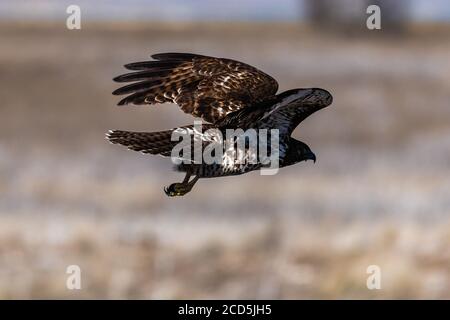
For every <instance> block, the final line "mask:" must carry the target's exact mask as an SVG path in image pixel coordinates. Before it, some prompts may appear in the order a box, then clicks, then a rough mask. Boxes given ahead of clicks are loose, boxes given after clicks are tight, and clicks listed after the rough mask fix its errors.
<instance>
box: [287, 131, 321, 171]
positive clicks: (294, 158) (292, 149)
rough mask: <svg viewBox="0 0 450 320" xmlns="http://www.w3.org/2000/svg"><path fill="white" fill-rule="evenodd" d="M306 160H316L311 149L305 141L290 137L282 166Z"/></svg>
mask: <svg viewBox="0 0 450 320" xmlns="http://www.w3.org/2000/svg"><path fill="white" fill-rule="evenodd" d="M306 160H312V161H314V162H316V155H315V154H314V153H313V152H312V151H311V149H310V148H309V147H308V145H307V144H306V143H303V142H301V141H298V140H295V139H294V138H291V139H290V141H289V145H288V150H287V153H286V156H285V157H284V160H283V167H285V166H290V165H292V164H295V163H297V162H300V161H306Z"/></svg>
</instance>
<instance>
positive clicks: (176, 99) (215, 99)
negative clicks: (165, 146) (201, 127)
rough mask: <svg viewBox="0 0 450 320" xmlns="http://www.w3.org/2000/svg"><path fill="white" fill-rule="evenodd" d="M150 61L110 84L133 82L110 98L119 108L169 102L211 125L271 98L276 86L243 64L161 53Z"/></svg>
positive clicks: (196, 56)
mask: <svg viewBox="0 0 450 320" xmlns="http://www.w3.org/2000/svg"><path fill="white" fill-rule="evenodd" d="M152 58H153V59H155V61H143V62H134V63H130V64H127V65H125V67H126V68H127V69H130V70H134V71H137V72H131V73H127V74H124V75H121V76H118V77H116V78H114V80H115V81H116V82H121V83H122V82H133V83H132V84H129V85H126V86H124V87H121V88H119V89H117V90H115V91H114V92H113V94H115V95H124V94H128V96H127V97H125V98H124V99H122V100H121V101H120V102H119V105H124V104H130V103H132V104H136V105H141V104H155V103H164V102H173V103H176V104H178V105H179V106H180V107H181V109H182V110H183V111H184V112H186V113H190V114H192V115H193V116H197V117H201V118H203V119H204V120H206V121H208V122H211V123H216V122H218V121H219V120H221V119H223V118H224V117H225V116H226V115H227V114H229V113H231V112H234V111H237V110H240V109H243V108H246V107H251V106H253V105H255V104H258V103H260V102H262V101H265V100H267V99H270V98H272V97H273V96H274V95H275V94H276V92H277V90H278V83H277V82H276V81H275V80H274V79H273V78H272V77H270V76H269V75H267V74H265V73H263V72H262V71H260V70H258V69H256V68H254V67H252V66H250V65H247V64H244V63H242V62H238V61H234V60H230V59H222V58H214V57H208V56H202V55H196V54H191V53H160V54H155V55H152Z"/></svg>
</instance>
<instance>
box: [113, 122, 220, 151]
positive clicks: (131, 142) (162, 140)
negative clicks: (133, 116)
mask: <svg viewBox="0 0 450 320" xmlns="http://www.w3.org/2000/svg"><path fill="white" fill-rule="evenodd" d="M212 127H213V126H212V125H210V124H203V125H202V129H201V130H202V131H203V132H205V131H206V130H208V129H211V128H212ZM180 129H186V130H187V133H188V134H189V135H190V136H191V139H193V140H192V141H191V142H192V144H191V145H192V147H194V143H193V141H194V139H196V138H195V137H194V136H195V135H196V134H194V132H195V130H194V126H193V125H188V126H183V127H180V128H174V129H170V130H165V131H158V132H132V131H122V130H110V131H109V132H108V133H107V134H106V139H108V140H109V142H111V143H113V144H121V145H123V146H125V147H127V148H128V149H130V150H133V151H139V152H142V153H150V154H159V155H162V156H165V157H169V156H170V155H171V153H172V149H173V148H174V147H175V146H176V145H177V144H178V143H179V140H175V141H172V134H173V132H174V131H175V130H180ZM199 137H200V139H201V140H204V139H207V138H205V136H204V135H200V136H199ZM204 143H208V142H207V141H204ZM191 152H193V151H191Z"/></svg>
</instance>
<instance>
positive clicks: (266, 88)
mask: <svg viewBox="0 0 450 320" xmlns="http://www.w3.org/2000/svg"><path fill="white" fill-rule="evenodd" d="M151 57H152V58H153V60H151V61H142V62H134V63H130V64H127V65H125V68H126V69H128V70H132V72H130V73H126V74H123V75H121V76H118V77H116V78H114V81H116V82H120V83H123V82H131V84H127V85H125V86H123V87H120V88H119V89H117V90H115V91H114V92H113V94H114V95H125V97H124V98H123V99H122V100H120V102H119V103H118V105H127V104H134V105H151V104H157V103H166V102H169V103H175V104H177V105H178V106H179V107H180V108H181V109H182V110H183V111H184V112H186V113H189V114H191V115H193V116H194V117H198V118H201V119H202V120H203V121H205V122H206V123H203V124H202V128H201V129H202V132H203V133H202V132H200V133H199V132H197V131H198V130H197V131H196V130H194V126H193V125H187V126H184V127H181V128H182V129H183V130H184V132H185V133H187V134H190V135H192V136H194V135H196V136H199V137H200V140H201V145H202V146H203V147H205V146H207V145H208V144H210V143H212V142H213V140H214V139H213V138H211V136H208V135H207V134H206V133H204V132H205V130H208V129H212V128H213V129H216V130H219V131H220V132H222V133H225V131H226V130H227V129H238V128H240V129H242V130H248V129H255V130H260V129H278V133H279V145H278V148H279V152H278V157H279V167H280V168H281V167H286V166H289V165H292V164H295V163H298V162H300V161H306V160H314V162H315V161H316V156H315V154H314V153H313V152H312V151H311V149H310V148H309V146H308V145H306V144H305V143H304V142H301V141H298V140H296V139H294V138H292V137H291V133H292V132H293V131H294V129H295V128H296V127H297V126H298V124H299V123H300V122H302V121H303V120H304V119H305V118H307V117H308V116H309V115H311V114H312V113H314V112H316V111H318V110H320V109H322V108H325V107H327V106H329V105H330V104H331V103H332V100H333V99H332V96H331V94H330V93H329V92H328V91H326V90H324V89H319V88H308V89H293V90H288V91H285V92H283V93H280V94H277V91H278V83H277V81H276V80H275V79H273V78H272V77H271V76H269V75H267V74H265V73H263V72H262V71H260V70H258V69H256V68H254V67H252V66H250V65H247V64H245V63H242V62H239V61H235V60H231V59H224V58H215V57H210V56H204V55H198V54H191V53H160V54H154V55H152V56H151ZM179 129H180V128H174V129H170V130H166V131H160V132H130V131H122V130H110V131H109V132H108V133H107V139H108V140H109V141H110V142H111V143H113V144H121V145H124V146H126V147H128V148H129V149H131V150H134V151H140V152H142V153H146V154H158V155H162V156H166V157H169V156H171V151H172V149H173V148H174V146H175V145H176V144H177V143H178V142H177V141H172V138H171V137H172V134H173V132H174V131H176V130H179ZM206 132H208V131H206ZM193 139H194V138H193ZM228 156H229V155H228ZM226 157H227V155H224V156H223V158H222V161H218V162H215V163H209V164H208V163H197V162H194V161H191V162H189V161H188V162H183V163H179V164H177V165H176V166H175V168H176V170H177V171H181V172H185V178H184V180H183V181H182V182H180V183H173V184H171V185H170V186H169V187H167V188H164V191H165V192H166V194H167V195H168V196H182V195H185V194H186V193H188V192H190V191H191V189H192V187H193V186H194V184H195V183H196V182H197V180H198V179H200V178H212V177H223V176H229V175H238V174H243V173H247V172H249V171H253V170H258V169H262V168H264V166H266V164H265V163H263V162H262V161H260V160H257V161H256V163H255V162H252V163H247V162H245V161H244V162H243V163H242V162H239V163H238V162H233V161H231V162H230V161H228V160H230V159H226ZM230 163H231V164H230ZM192 176H193V179H192V180H191V181H190V179H191V177H192Z"/></svg>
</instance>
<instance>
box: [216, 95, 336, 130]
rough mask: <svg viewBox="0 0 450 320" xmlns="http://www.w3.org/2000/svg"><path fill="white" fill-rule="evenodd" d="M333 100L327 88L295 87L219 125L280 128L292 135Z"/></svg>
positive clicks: (236, 113)
mask: <svg viewBox="0 0 450 320" xmlns="http://www.w3.org/2000/svg"><path fill="white" fill-rule="evenodd" d="M332 101H333V97H332V95H331V94H330V93H329V92H328V91H326V90H324V89H319V88H311V89H293V90H289V91H285V92H283V93H281V94H279V95H277V96H276V99H275V100H274V101H273V102H272V103H266V104H263V105H261V106H259V107H257V108H248V109H243V110H241V111H237V112H235V113H232V114H230V115H229V116H228V117H226V118H225V119H224V120H223V121H221V123H220V124H219V126H220V127H234V128H244V129H247V128H249V127H258V128H260V129H261V128H267V129H279V133H280V135H283V136H290V135H291V134H292V131H294V129H295V128H296V127H297V126H298V125H299V124H300V122H302V121H303V120H305V119H306V118H307V117H309V116H310V115H311V114H313V113H314V112H316V111H318V110H320V109H323V108H325V107H327V106H329V105H330V104H331V103H332Z"/></svg>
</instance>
